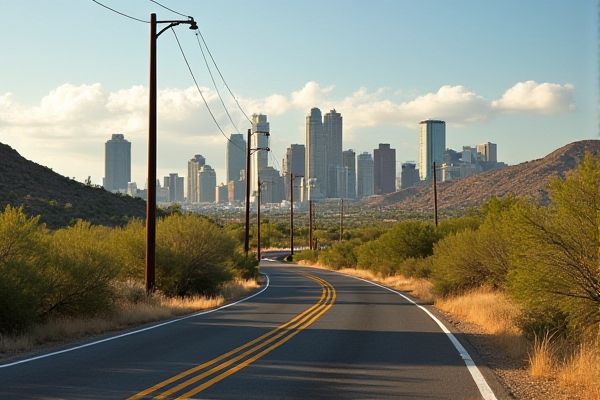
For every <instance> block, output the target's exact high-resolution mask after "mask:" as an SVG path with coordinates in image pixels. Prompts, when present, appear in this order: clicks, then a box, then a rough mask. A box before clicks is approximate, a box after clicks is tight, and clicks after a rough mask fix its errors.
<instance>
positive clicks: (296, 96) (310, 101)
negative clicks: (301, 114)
mask: <svg viewBox="0 0 600 400" xmlns="http://www.w3.org/2000/svg"><path fill="white" fill-rule="evenodd" d="M333 89H334V86H333V85H331V86H327V87H324V88H322V87H321V85H319V84H318V83H317V82H315V81H310V82H307V83H306V85H304V87H303V88H302V89H300V90H297V91H295V92H292V96H291V100H292V103H293V104H294V105H295V106H296V107H300V108H303V109H310V108H312V107H315V106H316V105H318V104H322V103H323V102H324V101H325V99H326V98H327V96H328V95H329V94H330V93H331V92H332V91H333Z"/></svg>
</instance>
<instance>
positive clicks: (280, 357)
mask: <svg viewBox="0 0 600 400" xmlns="http://www.w3.org/2000/svg"><path fill="white" fill-rule="evenodd" d="M261 265H262V267H261V271H262V272H264V273H265V274H267V275H268V277H269V280H270V284H269V287H268V288H267V289H266V290H264V291H263V292H262V293H260V294H259V295H257V296H255V297H253V298H251V299H248V300H246V301H243V302H240V303H238V304H235V305H233V306H231V307H228V308H225V309H222V310H218V311H215V312H211V313H207V314H204V315H200V316H195V317H192V318H187V319H184V320H180V321H177V322H173V323H170V324H167V325H163V326H160V327H156V328H153V329H148V330H145V331H142V332H137V333H133V334H130V335H127V336H122V337H118V338H115V339H111V338H112V337H113V336H114V335H112V336H110V335H108V336H106V337H105V338H104V339H109V340H107V341H104V342H101V343H97V344H93V345H90V346H87V347H82V348H77V349H74V350H72V351H71V350H69V349H70V348H72V347H69V346H65V347H63V348H60V349H54V350H67V351H66V352H63V353H59V354H55V355H50V356H46V355H47V354H48V352H46V353H41V354H34V355H29V357H32V356H42V357H43V358H38V359H34V360H31V361H27V360H28V359H27V357H28V356H24V357H22V358H20V359H15V360H10V362H11V363H12V364H8V365H7V362H4V364H2V365H0V398H1V399H63V398H68V399H124V398H134V399H135V398H154V397H159V398H161V396H163V398H178V397H181V398H209V399H295V398H297V399H346V398H348V399H385V398H402V399H480V398H487V399H493V398H504V397H505V396H504V395H502V394H501V393H502V389H501V388H500V387H499V386H498V384H497V383H496V381H495V380H494V379H493V377H492V376H491V374H490V373H489V372H488V371H487V370H486V369H485V368H482V367H481V366H478V367H476V366H475V365H474V364H473V362H472V361H471V358H470V356H474V354H473V352H472V350H471V349H469V348H468V347H467V349H464V348H462V350H461V353H462V354H461V353H459V350H457V348H456V347H455V345H453V343H452V340H455V339H453V338H454V336H449V335H448V334H447V333H445V332H443V330H442V328H441V327H440V326H439V325H438V324H437V323H436V322H435V321H434V319H432V318H431V317H430V316H429V315H428V314H427V313H426V312H425V311H424V310H423V309H421V308H419V307H417V306H416V305H414V304H412V303H410V302H409V301H408V300H407V299H404V298H403V297H401V296H399V295H398V294H396V293H393V292H391V291H389V290H386V289H384V288H381V287H378V286H374V285H371V284H369V283H367V282H363V281H360V280H357V279H354V278H351V277H347V276H344V275H341V274H337V273H334V272H329V271H323V270H318V269H313V268H305V267H297V266H286V265H282V264H279V263H277V262H271V261H263V263H262V264H261ZM129 332H132V331H129ZM129 332H126V333H129ZM458 337H459V339H460V336H458ZM90 342H91V341H90ZM461 342H464V341H461ZM86 343H89V342H82V343H78V345H82V344H83V345H85V344H86ZM463 344H464V343H463ZM458 346H459V349H461V347H460V346H461V345H460V344H458ZM467 350H468V353H467ZM20 361H25V362H22V363H20V364H15V362H20ZM467 365H469V366H470V367H469V368H468V367H467ZM490 390H493V392H495V393H496V394H495V396H496V397H494V394H493V393H491V392H490Z"/></svg>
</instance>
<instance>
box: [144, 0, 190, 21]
mask: <svg viewBox="0 0 600 400" xmlns="http://www.w3.org/2000/svg"><path fill="white" fill-rule="evenodd" d="M149 1H151V2H152V3H154V4H156V5H158V6H160V7H162V8H164V9H165V10H169V11H171V12H172V13H175V14H177V15H181V16H182V17H186V18H191V17H190V16H189V15H185V14H183V13H180V12H179V11H175V10H173V9H172V8H169V7H167V6H165V5H163V4H160V3H159V2H158V1H155V0H149Z"/></svg>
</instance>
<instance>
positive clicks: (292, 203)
mask: <svg viewBox="0 0 600 400" xmlns="http://www.w3.org/2000/svg"><path fill="white" fill-rule="evenodd" d="M290 255H292V256H293V255H294V174H292V173H291V172H290Z"/></svg>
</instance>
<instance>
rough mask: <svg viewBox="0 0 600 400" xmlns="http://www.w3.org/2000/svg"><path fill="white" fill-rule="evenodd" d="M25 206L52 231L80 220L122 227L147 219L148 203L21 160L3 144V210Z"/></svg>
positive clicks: (0, 188) (0, 154) (0, 187)
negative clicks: (51, 228) (39, 216)
mask: <svg viewBox="0 0 600 400" xmlns="http://www.w3.org/2000/svg"><path fill="white" fill-rule="evenodd" d="M8 204H10V205H13V206H23V208H24V210H25V212H26V213H27V214H29V215H41V220H42V221H43V222H45V223H46V224H48V226H50V227H59V226H65V225H69V224H70V223H72V222H73V221H74V220H76V219H78V218H81V219H85V220H88V221H90V222H92V223H94V224H99V225H120V224H123V223H125V222H127V221H128V220H129V219H130V218H131V217H139V218H144V217H145V207H146V203H145V202H144V201H143V200H140V199H134V198H131V197H128V196H121V195H115V194H113V193H110V192H107V191H106V190H104V189H102V188H99V187H92V186H86V185H84V184H82V183H80V182H77V181H75V180H72V179H69V178H66V177H64V176H62V175H59V174H57V173H55V172H53V171H52V170H51V169H49V168H46V167H44V166H42V165H39V164H36V163H34V162H32V161H29V160H26V159H25V158H23V157H21V155H20V154H19V153H17V151H16V150H14V149H12V148H11V147H10V146H7V145H4V144H2V143H0V209H1V210H3V209H4V208H5V207H6V205H8Z"/></svg>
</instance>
